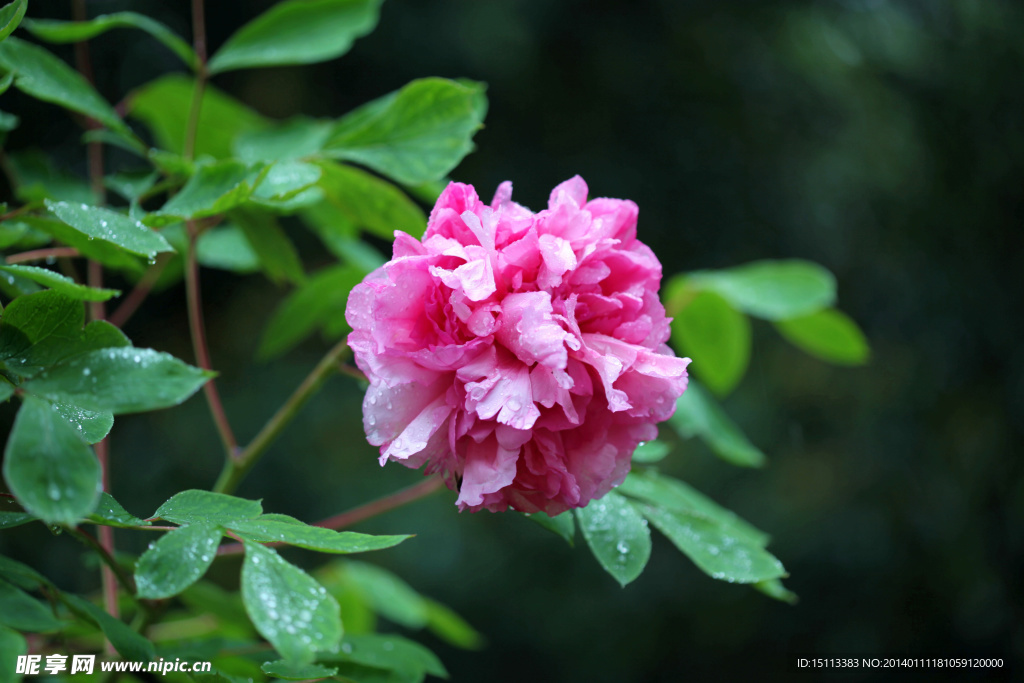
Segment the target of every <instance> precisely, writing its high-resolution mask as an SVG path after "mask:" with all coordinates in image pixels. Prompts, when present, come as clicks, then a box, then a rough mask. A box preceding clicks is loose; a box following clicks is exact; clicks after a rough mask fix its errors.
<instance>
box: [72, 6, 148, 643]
mask: <svg viewBox="0 0 1024 683" xmlns="http://www.w3.org/2000/svg"><path fill="white" fill-rule="evenodd" d="M71 7H72V13H73V15H74V18H75V20H76V21H85V19H86V10H85V0H72V3H71ZM75 62H76V65H77V67H78V71H79V72H80V73H81V74H82V76H83V77H84V78H85V80H86V81H88V82H89V83H90V84H91V85H93V86H95V85H96V79H95V78H93V71H92V62H91V60H90V58H89V43H88V41H86V40H80V41H77V42H76V43H75ZM86 127H87V128H88V129H89V130H97V129H99V128H102V126H101V125H100V122H99V121H97V120H95V119H93V118H91V117H87V118H86ZM86 153H87V155H88V159H89V186H90V187H91V189H92V192H93V194H94V195H95V197H96V201H97V203H99V204H101V205H102V204H106V202H107V190H106V187H104V185H103V172H104V171H103V143H102V142H100V141H99V140H92V141H90V142H89V144H88V145H87V146H86ZM86 282H87V283H88V284H89V286H90V287H94V288H96V289H102V288H103V264H102V263H99V262H98V261H91V260H90V261H89V265H88V267H87V270H86ZM89 313H90V317H91V318H92V319H93V320H103V319H104V318H106V317H107V306H106V304H105V303H104V302H102V301H93V302H90V304H89ZM109 454H110V444H109V442H108V441H107V440H106V439H103V440H102V441H100V442H99V443H98V444H96V457H97V459H98V460H99V462H100V471H101V472H102V477H103V490H104V491H109V490H110V474H109V472H108V469H109V468H108V464H109V463H108V460H109V457H108V456H109ZM83 535H84V536H85V537H86V538H87V539H88V540H89V541H90V542H91V541H92V536H89V535H88V534H83ZM96 546H97V548H98V549H99V550H100V551H101V553H100V555H101V557H103V558H104V561H105V565H104V566H103V568H102V569H101V571H100V575H101V577H102V583H103V604H104V606H105V607H106V610H107V612H109V613H110V616H112V617H114V618H115V619H118V618H119V617H120V608H119V607H118V604H117V593H118V591H117V581H118V580H120V581H121V582H122V583H123V584H124V585H125V587H126V588H128V590H129V592H130V593H132V594H134V591H133V590H132V589H131V587H130V586H132V582H131V581H130V580H129V579H127V577H126V576H125V575H124V570H122V569H121V567H120V566H119V565H118V564H117V562H116V561H115V560H114V557H113V556H114V534H113V530H112V529H110V527H101V528H100V533H99V541H97V542H96ZM106 649H107V652H108V653H112V652H113V651H114V648H113V644H112V643H111V642H110V639H109V638H108V639H107V648H106Z"/></svg>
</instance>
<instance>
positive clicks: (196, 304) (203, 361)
mask: <svg viewBox="0 0 1024 683" xmlns="http://www.w3.org/2000/svg"><path fill="white" fill-rule="evenodd" d="M185 225H186V226H187V228H188V252H187V253H186V255H185V296H186V299H187V303H188V322H189V328H190V330H191V332H192V348H193V349H194V350H195V355H196V363H198V364H199V367H201V368H202V369H204V370H211V369H213V366H212V365H211V364H210V351H209V349H208V348H207V346H206V327H205V325H204V323H203V308H202V307H203V304H202V301H203V299H202V294H201V293H200V291H199V261H198V260H197V258H196V224H195V222H194V221H188V222H187V223H186V224H185ZM203 391H204V393H205V394H206V402H207V403H209V405H210V414H211V415H212V416H213V422H214V424H215V425H216V426H217V432H218V433H219V434H220V440H221V442H222V443H223V444H224V450H225V451H226V452H227V455H228V458H229V459H234V458H235V457H237V452H238V441H237V440H236V439H235V434H234V432H233V431H231V424H230V423H229V422H228V416H227V414H226V413H225V412H224V404H223V403H221V400H220V394H219V393H218V392H217V385H216V384H215V383H214V380H212V379H211V380H209V381H208V382H207V383H206V384H204V385H203Z"/></svg>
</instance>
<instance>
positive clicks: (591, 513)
mask: <svg viewBox="0 0 1024 683" xmlns="http://www.w3.org/2000/svg"><path fill="white" fill-rule="evenodd" d="M576 520H577V521H578V522H579V525H580V531H582V532H583V538H585V539H587V545H589V546H590V549H591V551H593V553H594V557H596V558H597V561H598V562H599V563H600V564H601V566H602V567H604V569H605V571H607V572H608V573H609V574H611V575H612V577H613V578H614V579H615V580H616V581H618V582H619V584H620V585H622V586H623V587H625V586H626V584H628V583H630V582H631V581H633V580H634V579H635V578H636V577H638V576H640V573H641V572H642V571H643V570H644V567H645V566H647V560H648V559H650V556H651V532H650V530H649V529H648V528H647V522H646V521H645V520H644V518H643V517H642V516H641V515H640V514H639V513H638V512H637V511H636V509H635V508H634V507H633V506H632V505H630V503H629V501H628V500H626V499H625V498H623V497H622V496H620V495H619V494H617V493H616V492H615V491H610V492H608V493H607V494H605V496H604V497H603V498H601V499H599V500H592V501H590V504H588V505H587V506H586V507H585V508H578V509H577V510H576Z"/></svg>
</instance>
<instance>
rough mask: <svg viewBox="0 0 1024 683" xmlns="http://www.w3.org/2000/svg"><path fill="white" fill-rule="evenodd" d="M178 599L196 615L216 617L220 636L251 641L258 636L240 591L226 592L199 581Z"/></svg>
mask: <svg viewBox="0 0 1024 683" xmlns="http://www.w3.org/2000/svg"><path fill="white" fill-rule="evenodd" d="M178 599H179V600H181V601H182V602H183V603H184V604H185V605H186V606H187V607H188V608H189V609H190V610H191V611H192V612H193V613H194V614H211V615H213V616H214V617H216V618H217V634H218V635H222V636H224V637H225V638H239V639H249V638H251V637H253V636H255V634H256V631H255V630H254V629H253V627H252V623H251V622H250V621H249V616H248V615H247V614H246V613H245V606H244V605H243V604H242V595H241V593H239V592H238V591H227V590H224V589H223V588H221V587H220V586H218V585H216V584H214V583H212V582H210V581H198V582H196V583H194V584H192V585H191V586H189V587H188V588H187V589H185V591H183V592H182V593H181V595H179V596H178Z"/></svg>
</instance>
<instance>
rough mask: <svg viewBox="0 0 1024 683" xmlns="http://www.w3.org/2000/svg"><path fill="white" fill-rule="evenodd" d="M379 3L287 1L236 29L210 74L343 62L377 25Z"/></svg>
mask: <svg viewBox="0 0 1024 683" xmlns="http://www.w3.org/2000/svg"><path fill="white" fill-rule="evenodd" d="M380 3H381V0H288V1H286V2H280V3H278V4H276V5H274V6H273V7H271V8H270V9H269V10H267V11H266V12H264V13H263V14H261V15H260V16H258V17H256V18H255V19H253V20H252V21H250V22H249V23H248V24H246V25H245V26H243V27H242V28H240V29H238V31H236V32H235V33H234V35H232V36H231V37H230V38H228V40H227V42H225V43H224V45H222V46H221V48H220V49H219V50H218V51H217V52H216V54H214V55H213V57H212V58H211V59H210V64H209V69H210V73H211V74H216V73H221V72H223V71H231V70H233V69H246V68H252V67H260V66H280V65H284V64H313V63H315V62H322V61H325V60H328V59H334V58H335V57H340V56H341V55H343V54H345V53H346V52H348V51H349V49H350V48H351V47H352V43H353V42H355V40H356V39H357V38H360V37H362V36H365V35H366V34H367V33H369V32H370V31H372V30H373V28H374V27H375V26H376V25H377V15H378V12H379V7H380Z"/></svg>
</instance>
